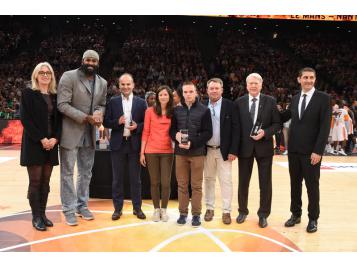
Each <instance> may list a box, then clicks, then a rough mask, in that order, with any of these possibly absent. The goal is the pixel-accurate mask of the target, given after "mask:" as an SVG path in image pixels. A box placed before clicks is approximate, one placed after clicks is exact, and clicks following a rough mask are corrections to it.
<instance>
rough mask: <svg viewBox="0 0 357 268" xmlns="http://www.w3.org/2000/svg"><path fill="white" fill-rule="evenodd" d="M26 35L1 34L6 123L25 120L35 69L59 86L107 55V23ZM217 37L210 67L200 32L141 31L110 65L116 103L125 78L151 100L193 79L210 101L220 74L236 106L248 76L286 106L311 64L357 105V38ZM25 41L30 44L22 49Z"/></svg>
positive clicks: (335, 93) (324, 85)
mask: <svg viewBox="0 0 357 268" xmlns="http://www.w3.org/2000/svg"><path fill="white" fill-rule="evenodd" d="M17 28H21V27H17ZM21 29H23V30H22V31H21V30H20V31H17V30H14V28H12V29H11V30H8V31H5V30H0V44H1V46H0V48H1V52H0V58H1V59H2V60H1V62H0V118H9V119H10V118H16V117H18V115H19V109H18V108H19V104H18V103H19V99H20V97H21V89H22V88H24V87H26V86H29V81H30V76H31V70H32V69H33V67H34V65H35V64H37V63H38V62H40V61H48V62H50V63H51V64H52V66H53V67H54V70H55V74H56V78H57V80H58V79H59V78H60V77H61V75H62V73H63V72H64V71H66V70H70V69H74V68H77V67H78V66H79V63H80V61H81V56H82V53H83V51H85V50H86V49H88V48H92V49H95V50H97V51H98V52H99V54H100V55H101V56H102V55H103V54H105V52H106V45H107V43H106V34H107V33H106V31H105V30H103V27H99V25H91V26H90V25H82V26H81V27H80V31H79V30H73V29H72V30H68V29H67V30H64V31H61V32H54V33H53V34H48V33H47V34H46V35H43V37H41V38H38V35H37V38H36V39H35V38H32V36H33V35H34V34H33V32H31V31H30V30H28V29H27V28H26V27H23V28H21ZM213 35H214V36H213V37H214V40H212V42H214V43H215V46H216V47H217V54H216V55H210V56H211V58H213V59H214V60H213V61H212V62H211V63H209V64H207V66H206V65H205V64H204V60H203V58H204V55H203V54H204V53H205V51H202V50H201V49H202V47H201V49H199V46H198V40H197V38H198V37H197V36H198V34H197V29H193V28H192V29H190V28H189V29H186V28H185V29H183V28H180V27H177V28H171V27H167V26H164V27H156V28H151V29H148V30H142V29H141V30H138V29H134V28H133V29H132V30H130V31H128V35H127V36H126V37H125V40H124V41H122V42H121V45H118V48H117V49H118V53H117V57H116V59H115V61H112V62H113V63H114V64H113V65H112V66H107V67H109V70H111V73H107V74H106V75H105V76H104V77H105V78H106V79H107V80H108V82H109V83H108V92H109V97H110V96H112V95H115V94H118V93H119V91H118V85H117V78H118V77H119V75H120V74H122V73H124V72H129V73H132V74H133V76H134V79H135V85H136V88H135V90H134V93H135V94H136V95H139V96H141V97H143V98H144V96H145V92H148V91H155V90H156V89H157V88H158V87H159V86H160V85H162V84H167V85H169V86H170V87H171V88H172V89H177V88H178V87H179V85H180V83H182V81H185V80H191V81H193V82H194V83H195V84H196V86H197V88H198V91H199V93H200V95H201V98H205V97H206V94H205V87H206V86H205V83H206V81H207V80H208V79H209V77H208V76H209V75H210V76H211V75H212V74H219V75H220V77H221V78H222V79H223V80H224V82H225V90H226V91H227V92H228V94H226V95H225V96H226V97H228V98H231V99H232V100H234V99H236V98H237V97H239V96H242V95H243V94H245V92H246V90H245V77H246V76H247V75H248V74H249V73H251V72H258V73H260V74H261V75H262V77H263V79H264V83H263V93H265V94H268V95H273V96H274V97H276V98H277V102H278V103H279V104H280V105H281V107H283V108H284V107H286V105H287V104H288V103H289V102H290V99H291V96H292V95H293V94H295V93H296V92H297V90H298V84H297V82H296V76H297V70H298V69H300V67H302V64H304V65H305V63H309V64H310V63H311V65H312V67H314V68H316V70H317V72H318V88H319V90H323V91H326V92H327V93H329V94H330V95H331V96H332V98H333V99H336V100H344V101H346V102H347V104H348V105H352V103H353V101H354V100H356V99H357V76H356V62H357V61H356V60H357V52H356V50H355V49H354V48H355V47H356V42H355V41H354V40H349V39H346V40H344V41H343V42H341V41H340V39H339V38H338V37H335V36H332V35H329V34H316V36H313V38H312V37H311V36H308V35H303V34H299V33H296V34H295V33H294V34H290V35H286V36H285V39H284V42H285V43H286V44H287V47H286V48H285V49H284V48H282V47H281V46H277V45H276V42H279V40H275V41H274V40H272V39H268V38H266V37H265V36H264V35H262V34H261V33H260V32H259V31H253V30H251V31H248V30H245V31H243V30H240V29H234V30H232V29H230V30H220V31H218V32H216V33H215V34H213ZM274 42H275V43H274ZM21 43H24V44H26V45H25V46H21V47H19V46H20V44H21ZM322 47H323V49H321V48H322ZM208 74H209V75H208ZM332 85H333V86H332Z"/></svg>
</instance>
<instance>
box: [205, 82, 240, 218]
mask: <svg viewBox="0 0 357 268" xmlns="http://www.w3.org/2000/svg"><path fill="white" fill-rule="evenodd" d="M207 94H208V98H209V100H208V102H207V106H208V108H209V109H210V111H211V120H212V128H213V135H212V137H211V139H210V140H208V142H207V143H206V147H207V154H206V157H205V160H204V169H203V172H204V191H205V201H206V208H207V210H206V213H205V217H204V219H205V221H211V220H212V219H213V216H214V208H215V183H216V175H217V176H218V179H219V183H220V186H221V187H220V188H221V197H222V222H223V223H224V224H230V223H231V221H232V220H231V214H230V213H231V211H232V196H233V184H232V161H234V160H235V159H236V158H237V148H238V130H239V129H238V125H237V122H236V117H235V113H234V109H233V107H234V106H233V102H232V101H230V100H226V99H223V98H222V94H223V81H222V80H221V79H219V78H211V79H210V80H208V82H207Z"/></svg>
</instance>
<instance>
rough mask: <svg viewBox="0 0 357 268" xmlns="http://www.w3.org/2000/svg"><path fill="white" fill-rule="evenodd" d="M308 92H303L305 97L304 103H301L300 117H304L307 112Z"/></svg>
mask: <svg viewBox="0 0 357 268" xmlns="http://www.w3.org/2000/svg"><path fill="white" fill-rule="evenodd" d="M306 96H307V95H306V94H303V95H302V97H303V98H304V99H303V100H302V103H301V111H300V119H301V118H302V115H303V114H304V112H305V108H306Z"/></svg>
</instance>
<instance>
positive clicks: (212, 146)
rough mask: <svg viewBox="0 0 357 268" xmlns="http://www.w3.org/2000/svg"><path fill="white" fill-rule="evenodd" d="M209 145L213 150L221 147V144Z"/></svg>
mask: <svg viewBox="0 0 357 268" xmlns="http://www.w3.org/2000/svg"><path fill="white" fill-rule="evenodd" d="M207 147H208V148H211V149H213V150H217V149H219V148H221V146H219V145H218V146H214V145H207Z"/></svg>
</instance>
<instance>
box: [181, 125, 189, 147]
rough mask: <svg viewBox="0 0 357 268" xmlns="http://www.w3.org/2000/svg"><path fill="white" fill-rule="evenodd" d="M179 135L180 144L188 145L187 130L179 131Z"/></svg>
mask: <svg viewBox="0 0 357 268" xmlns="http://www.w3.org/2000/svg"><path fill="white" fill-rule="evenodd" d="M180 133H181V144H184V145H186V144H188V129H180Z"/></svg>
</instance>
